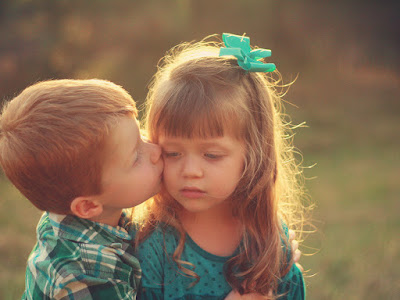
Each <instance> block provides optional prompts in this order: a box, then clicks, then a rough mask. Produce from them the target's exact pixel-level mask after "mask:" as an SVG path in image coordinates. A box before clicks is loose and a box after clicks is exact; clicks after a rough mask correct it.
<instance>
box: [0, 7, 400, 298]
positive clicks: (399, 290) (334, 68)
mask: <svg viewBox="0 0 400 300" xmlns="http://www.w3.org/2000/svg"><path fill="white" fill-rule="evenodd" d="M399 11H400V4H399V2H398V1H381V2H379V1H367V0H364V1H360V0H348V1H344V0H337V1H312V0H304V1H299V0H298V1H296V0H264V1H262V0H258V1H256V0H247V1H244V0H243V1H240V0H230V1H228V0H213V1H209V0H203V1H195V0H174V1H173V0H171V1H168V0H165V1H162V0H147V1H139V0H136V1H134V0H130V1H128V0H125V1H122V0H115V1H106V0H97V1H96V0H92V1H82V0H80V1H78V0H36V1H33V0H31V1H30V0H13V1H11V0H2V1H0V36H1V39H0V96H1V98H2V99H3V100H4V99H11V98H12V97H14V96H15V95H17V94H18V93H19V92H20V91H21V90H22V89H23V88H25V87H26V86H28V85H30V84H33V83H35V82H37V81H40V80H45V79H50V78H92V77H97V78H103V79H109V80H111V81H114V82H116V83H118V84H120V85H122V86H124V87H125V88H126V89H127V90H128V91H129V92H130V93H131V94H132V95H133V97H134V99H135V100H136V101H137V102H139V103H142V102H143V101H144V99H145V95H146V92H147V85H148V83H149V80H150V79H151V76H152V75H153V74H154V72H155V71H156V64H157V62H158V60H159V59H160V58H161V57H162V56H163V55H164V53H165V51H167V50H168V49H169V48H171V47H172V46H174V45H176V44H178V43H180V42H182V41H191V40H199V39H201V38H203V37H205V36H206V35H209V34H213V33H222V32H230V33H236V34H243V33H246V35H247V36H249V37H250V38H251V43H252V44H253V45H257V46H260V47H264V48H270V49H272V54H273V55H272V59H271V61H273V62H275V63H276V65H277V66H278V69H279V70H280V72H281V73H282V75H283V79H284V82H285V83H287V82H290V81H292V80H293V79H294V78H296V77H297V76H298V78H297V80H296V82H295V83H294V85H292V87H291V88H290V90H289V91H288V93H287V95H286V97H285V98H286V100H288V101H289V102H291V103H293V104H294V105H287V112H288V113H289V114H290V115H291V116H292V119H293V121H294V123H301V122H303V121H306V122H307V125H308V127H307V128H300V129H298V130H296V133H297V134H296V136H295V140H294V141H295V145H296V146H297V147H298V148H299V149H300V150H301V152H302V153H303V160H304V163H303V164H304V165H305V166H311V165H314V164H316V165H315V166H314V167H313V168H310V169H305V170H304V172H305V175H306V177H307V178H309V179H308V180H307V181H306V185H307V189H308V193H309V195H310V197H311V199H312V201H313V202H315V204H316V208H315V210H314V214H313V223H314V225H316V227H317V229H318V230H317V232H316V233H313V234H310V235H309V236H308V238H307V239H306V241H305V243H304V246H303V247H302V248H301V249H302V251H303V254H304V255H303V258H302V261H301V263H302V264H303V266H304V267H305V269H307V270H308V272H307V275H306V276H307V279H306V281H307V286H308V299H398V297H399V295H400V265H399V261H400V239H399V234H398V230H400V218H399V212H400V201H399V195H400V187H399V186H400V185H399V175H400V159H399V153H400V151H399V146H400V134H399V132H400V126H399V125H400V118H399V117H400V103H399V100H400V97H399V96H400V57H399V50H400V39H399V37H400V21H399ZM39 215H40V213H39V212H38V211H37V210H36V209H35V208H34V207H33V206H32V205H31V204H30V203H29V202H28V201H26V200H25V199H24V198H23V197H22V196H21V195H20V194H19V193H18V192H17V191H16V190H15V189H14V188H13V187H12V186H10V184H9V183H8V182H7V180H6V178H5V177H4V176H3V175H2V174H1V175H0V299H17V298H19V297H20V296H21V294H22V292H23V288H24V272H25V262H26V259H27V257H28V254H29V252H30V250H31V248H32V246H33V244H34V241H35V226H36V222H37V220H38V217H39ZM306 254H313V255H311V256H307V255H306Z"/></svg>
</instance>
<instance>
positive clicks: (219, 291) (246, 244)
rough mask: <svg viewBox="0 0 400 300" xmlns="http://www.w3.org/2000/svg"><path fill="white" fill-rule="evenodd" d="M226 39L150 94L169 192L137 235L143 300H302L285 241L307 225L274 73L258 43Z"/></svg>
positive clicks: (167, 72)
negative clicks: (256, 299)
mask: <svg viewBox="0 0 400 300" xmlns="http://www.w3.org/2000/svg"><path fill="white" fill-rule="evenodd" d="M223 39H224V46H225V47H222V48H221V45H219V44H218V43H212V42H206V41H202V42H200V43H193V44H182V45H180V46H178V47H176V48H174V49H173V50H172V51H171V52H170V53H169V54H168V55H167V56H166V57H165V58H164V60H163V64H162V65H161V67H160V69H159V71H158V72H157V74H156V75H155V79H154V81H153V83H152V86H151V89H150V93H149V98H148V111H147V124H146V125H147V130H148V134H149V137H150V139H151V141H152V142H155V143H158V144H160V146H161V147H162V149H163V158H164V164H165V169H164V184H165V189H164V191H162V192H161V193H160V194H159V195H157V196H156V197H154V199H152V200H150V201H148V202H147V204H146V205H147V208H148V209H147V210H146V211H147V216H146V217H145V218H144V220H145V221H144V224H143V226H142V227H141V230H140V232H139V234H138V240H139V241H140V246H139V252H138V255H139V259H140V261H141V266H142V270H143V278H142V289H141V291H139V295H140V297H141V298H143V299H182V298H185V299H223V298H225V297H226V296H227V294H228V293H229V292H230V291H231V290H232V289H233V290H234V291H235V294H232V293H231V294H230V295H229V297H235V296H239V297H240V295H242V294H243V295H250V294H251V295H253V296H254V295H256V294H257V295H260V296H265V297H267V298H279V299H282V298H287V299H304V298H305V287H304V281H303V277H302V274H301V272H300V271H299V269H298V268H297V267H296V265H294V264H293V263H292V259H291V254H290V249H289V246H288V234H287V227H288V226H289V227H291V228H292V227H294V226H296V225H301V222H299V221H298V220H301V216H302V214H301V209H300V208H301V205H300V194H301V193H300V191H301V188H299V185H298V182H299V181H298V180H297V178H296V177H297V175H298V174H299V172H298V170H297V166H296V165H295V163H294V160H293V154H292V152H291V149H292V148H291V147H290V146H289V145H288V135H287V128H286V127H287V126H286V125H285V124H284V122H283V121H282V118H281V114H280V100H281V99H280V98H279V96H278V95H277V93H276V92H275V89H274V83H273V82H272V80H271V79H270V78H269V77H268V76H267V75H266V73H265V72H269V71H273V70H274V67H275V66H274V64H264V63H263V62H261V61H259V60H257V58H260V57H266V56H269V53H270V52H269V50H263V49H258V50H253V51H251V49H250V44H249V38H246V37H238V36H234V35H224V36H223ZM220 48H221V50H220ZM226 55H227V56H226ZM296 174H297V175H296ZM300 227H301V226H299V228H298V229H299V230H301V228H300ZM160 244H161V245H163V247H160V246H159V245H160ZM280 297H282V298H280Z"/></svg>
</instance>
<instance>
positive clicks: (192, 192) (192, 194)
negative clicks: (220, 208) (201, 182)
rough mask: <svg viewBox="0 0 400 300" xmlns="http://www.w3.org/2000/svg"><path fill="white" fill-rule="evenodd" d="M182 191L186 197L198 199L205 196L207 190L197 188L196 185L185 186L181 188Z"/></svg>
mask: <svg viewBox="0 0 400 300" xmlns="http://www.w3.org/2000/svg"><path fill="white" fill-rule="evenodd" d="M180 193H181V194H182V195H183V196H184V197H186V198H191V199H197V198H200V197H203V196H204V194H205V192H204V191H202V190H200V189H198V188H196V187H184V188H183V189H181V190H180Z"/></svg>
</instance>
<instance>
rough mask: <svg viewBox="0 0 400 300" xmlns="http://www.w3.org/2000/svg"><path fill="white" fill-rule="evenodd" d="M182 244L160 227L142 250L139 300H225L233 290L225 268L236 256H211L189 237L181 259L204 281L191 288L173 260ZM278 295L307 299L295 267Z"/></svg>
mask: <svg viewBox="0 0 400 300" xmlns="http://www.w3.org/2000/svg"><path fill="white" fill-rule="evenodd" d="M178 242H179V234H178V232H177V231H176V230H175V229H174V228H173V227H168V226H167V227H162V228H161V227H157V228H156V230H155V231H154V232H153V233H152V234H151V235H150V236H149V237H148V238H147V239H146V240H145V241H144V242H143V243H142V244H141V245H140V246H139V251H138V254H137V256H138V259H139V261H140V264H141V267H142V282H141V288H140V289H139V292H138V299H193V300H197V299H210V300H212V299H224V298H225V297H226V296H227V294H229V292H230V291H231V290H232V288H231V287H230V286H229V284H228V283H227V282H226V280H225V277H224V273H223V268H224V264H225V262H226V261H227V260H229V259H230V258H231V257H232V256H228V257H224V256H217V255H214V254H211V253H209V252H207V251H205V250H203V249H202V248H200V247H199V246H198V245H197V244H196V243H195V242H194V241H193V240H192V239H191V238H190V236H189V235H186V242H185V247H184V250H183V252H182V256H181V259H182V260H183V261H187V262H190V263H192V264H193V265H194V267H190V266H185V267H187V268H188V269H191V270H194V271H195V272H196V274H197V275H198V276H199V277H200V280H199V282H198V283H197V284H195V285H194V286H191V284H192V283H193V282H194V281H195V279H194V278H193V277H188V276H187V275H185V274H184V273H182V271H180V270H179V269H178V267H177V265H176V263H175V262H174V261H173V260H172V254H173V253H174V251H175V249H176V246H177V245H178ZM235 254H236V253H234V254H233V255H235ZM278 294H280V295H283V296H282V297H280V298H278V299H296V300H297V299H299V300H300V299H305V285H304V280H303V276H302V274H301V272H300V270H299V269H298V268H297V267H296V266H295V265H293V266H292V268H291V270H290V271H289V273H288V274H287V275H286V276H285V277H284V278H282V280H281V283H280V284H279V289H278Z"/></svg>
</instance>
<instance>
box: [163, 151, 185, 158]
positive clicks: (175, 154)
mask: <svg viewBox="0 0 400 300" xmlns="http://www.w3.org/2000/svg"><path fill="white" fill-rule="evenodd" d="M180 155H181V154H180V153H179V152H165V151H164V156H165V157H166V158H175V157H179V156H180Z"/></svg>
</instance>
